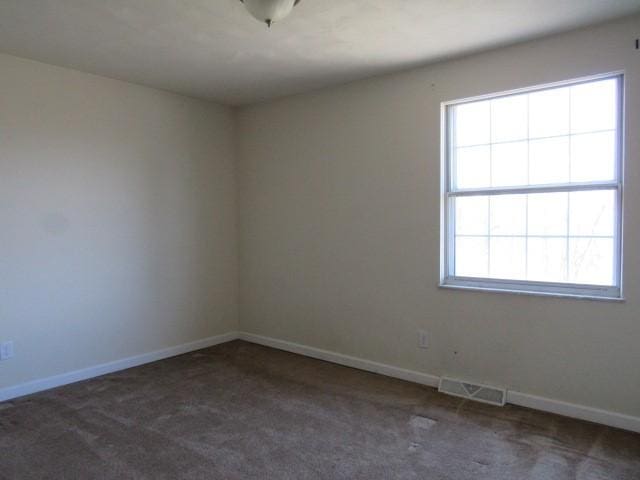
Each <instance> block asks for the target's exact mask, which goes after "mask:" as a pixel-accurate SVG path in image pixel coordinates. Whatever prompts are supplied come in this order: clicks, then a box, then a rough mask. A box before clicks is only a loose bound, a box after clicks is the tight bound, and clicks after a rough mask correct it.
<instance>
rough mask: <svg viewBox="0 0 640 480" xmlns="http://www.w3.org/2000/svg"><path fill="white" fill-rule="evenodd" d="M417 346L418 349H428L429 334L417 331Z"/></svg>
mask: <svg viewBox="0 0 640 480" xmlns="http://www.w3.org/2000/svg"><path fill="white" fill-rule="evenodd" d="M418 346H419V347H420V348H429V334H428V333H427V332H426V331H425V330H419V331H418Z"/></svg>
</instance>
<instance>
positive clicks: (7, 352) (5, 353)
mask: <svg viewBox="0 0 640 480" xmlns="http://www.w3.org/2000/svg"><path fill="white" fill-rule="evenodd" d="M11 357H13V342H2V343H0V360H8V359H10V358H11Z"/></svg>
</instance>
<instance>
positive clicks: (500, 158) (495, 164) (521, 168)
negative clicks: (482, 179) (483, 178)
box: [491, 142, 528, 187]
mask: <svg viewBox="0 0 640 480" xmlns="http://www.w3.org/2000/svg"><path fill="white" fill-rule="evenodd" d="M527 163H528V151H527V142H512V143H498V144H496V145H492V146H491V185H492V186H494V187H509V186H515V185H526V184H527V168H528V166H527Z"/></svg>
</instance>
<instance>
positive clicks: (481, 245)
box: [455, 237, 489, 277]
mask: <svg viewBox="0 0 640 480" xmlns="http://www.w3.org/2000/svg"><path fill="white" fill-rule="evenodd" d="M488 262H489V239H488V237H456V251H455V264H456V273H455V274H456V275H457V276H460V277H486V276H487V275H488Z"/></svg>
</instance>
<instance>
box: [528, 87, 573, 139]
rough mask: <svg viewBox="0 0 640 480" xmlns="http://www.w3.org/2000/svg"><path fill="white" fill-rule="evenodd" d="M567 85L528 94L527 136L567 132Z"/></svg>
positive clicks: (568, 114)
mask: <svg viewBox="0 0 640 480" xmlns="http://www.w3.org/2000/svg"><path fill="white" fill-rule="evenodd" d="M569 92H570V90H569V87H566V88H554V89H552V90H544V91H542V92H534V93H531V94H529V137H530V138H540V137H551V136H555V135H567V134H569V119H570V113H569V98H570V95H569Z"/></svg>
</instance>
